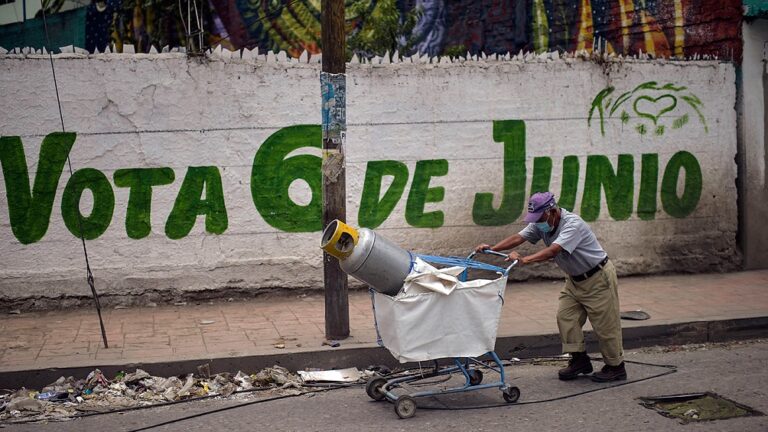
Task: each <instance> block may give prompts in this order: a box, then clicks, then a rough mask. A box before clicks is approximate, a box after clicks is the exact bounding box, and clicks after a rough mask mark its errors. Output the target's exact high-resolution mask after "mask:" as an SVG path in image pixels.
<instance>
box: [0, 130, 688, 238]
mask: <svg viewBox="0 0 768 432" xmlns="http://www.w3.org/2000/svg"><path fill="white" fill-rule="evenodd" d="M320 137H321V126H320V125H298V126H289V127H286V128H282V129H280V130H278V131H276V132H275V133H273V134H272V135H271V136H269V137H268V138H267V140H266V141H265V142H264V143H263V145H261V146H260V147H259V149H258V151H257V152H256V154H255V156H254V159H253V168H252V172H251V178H250V179H248V180H249V182H250V185H251V195H252V199H253V208H254V210H255V211H257V212H258V214H259V215H260V216H261V217H262V218H263V219H264V221H265V222H267V223H268V224H269V225H271V226H272V227H274V228H276V229H278V230H280V231H283V232H319V231H320V230H321V229H322V222H321V221H322V208H321V203H322V199H321V193H322V191H321V158H320V157H318V156H314V155H309V154H300V155H293V156H289V155H290V154H291V153H292V152H293V151H295V150H298V149H302V148H318V147H319V146H320V143H321V140H320ZM75 141H76V134H74V133H60V132H56V133H51V134H49V135H48V136H46V137H45V139H44V140H43V142H42V144H41V147H40V154H39V162H38V167H37V171H36V173H35V174H34V177H33V178H32V179H30V175H29V174H30V169H29V168H28V167H27V162H26V160H27V157H26V155H25V152H24V148H23V145H22V141H21V138H20V137H17V136H10V137H0V163H1V164H2V165H1V166H2V169H3V177H4V180H5V184H6V185H7V187H6V197H7V205H8V214H9V217H10V226H11V231H12V232H13V235H14V237H15V238H16V239H17V240H18V241H19V242H20V243H22V244H31V243H36V242H38V241H40V240H41V239H42V238H43V237H44V236H45V234H46V232H47V230H48V226H49V224H50V222H51V220H50V219H51V214H52V209H53V203H54V201H55V198H56V191H57V189H58V184H59V180H60V179H61V175H62V171H63V168H64V163H65V162H66V160H67V158H68V156H69V154H70V152H71V150H72V148H73V146H74V144H75ZM493 141H494V142H496V143H500V144H502V145H503V146H504V156H503V189H502V193H501V200H500V203H501V204H500V205H499V206H498V207H494V205H493V202H494V195H493V193H489V192H477V193H476V194H475V198H474V202H473V203H472V204H471V206H472V220H473V222H474V223H475V224H476V225H478V226H503V225H508V224H511V223H513V222H516V221H517V220H518V219H519V218H520V217H521V216H522V213H523V209H524V208H525V202H526V190H527V189H526V188H527V186H528V182H530V185H531V187H530V190H548V189H550V186H551V185H550V182H551V177H552V158H551V157H549V156H539V157H536V158H534V161H533V172H532V174H531V175H529V174H528V172H527V168H526V127H525V122H524V121H522V120H499V121H494V122H493ZM583 159H585V160H583ZM583 162H585V166H586V167H585V170H586V171H585V173H586V174H585V176H584V182H583V185H582V186H583V192H582V198H581V209H580V214H581V215H582V217H583V218H584V220H587V221H594V220H596V219H597V217H598V215H599V212H600V208H601V206H602V204H601V197H602V196H603V191H604V192H605V197H606V203H605V204H606V206H607V208H608V212H609V214H610V217H611V218H612V219H613V220H617V221H619V220H626V219H628V218H629V217H630V216H631V215H632V213H633V212H635V211H636V213H637V215H638V217H639V218H640V219H643V220H651V219H654V218H655V217H656V213H657V208H656V203H657V198H658V196H657V185H658V184H659V178H658V172H659V155H658V154H655V153H649V154H643V155H642V156H641V161H640V171H641V173H642V175H641V176H640V196H639V200H638V205H637V208H636V209H633V202H634V194H633V191H634V190H635V156H633V155H632V154H619V155H618V159H617V162H616V167H615V169H614V163H613V161H612V160H611V159H610V158H609V157H608V156H605V155H588V156H586V158H581V159H580V158H578V157H576V156H565V157H564V159H563V173H562V176H561V178H562V188H561V190H562V191H561V194H560V197H559V202H560V205H561V206H562V207H563V208H566V209H568V210H573V209H574V203H575V202H576V197H577V194H578V185H579V169H580V165H581V164H582V163H583ZM449 170H450V164H449V161H448V160H446V159H431V160H419V161H417V162H416V164H415V168H414V170H413V174H412V177H411V173H410V172H409V169H408V167H407V166H406V165H405V164H404V163H403V162H401V161H397V160H378V161H369V162H368V163H367V167H366V170H365V180H364V183H363V188H362V193H361V196H360V197H359V202H360V208H359V214H358V221H359V223H360V225H361V226H364V227H370V228H376V227H378V226H379V225H381V224H382V223H383V222H384V221H385V220H387V219H388V218H389V217H390V215H391V214H392V212H393V210H394V208H395V206H396V205H397V204H398V202H399V201H400V200H401V199H402V198H403V195H404V194H405V187H406V184H407V183H408V179H409V177H411V185H410V190H409V191H408V194H407V197H406V198H405V214H404V217H405V221H406V223H407V224H408V225H410V226H412V227H415V228H439V227H442V226H443V224H444V214H443V211H442V210H432V211H426V210H425V209H426V207H427V204H428V203H440V202H442V201H443V200H444V199H445V197H446V189H445V188H444V187H443V186H431V185H430V182H431V181H432V179H433V178H435V177H442V176H445V175H447V174H448V172H449ZM683 172H684V174H685V181H684V182H683V184H682V187H680V189H681V190H678V188H679V185H678V180H679V177H680V176H681V173H683ZM386 176H392V177H393V179H392V181H391V182H390V183H389V184H388V186H387V187H386V190H384V193H383V195H382V188H383V179H384V177H386ZM30 180H32V187H31V188H30ZM175 180H176V172H175V170H174V169H173V168H170V167H154V168H121V169H117V170H116V171H115V172H114V176H113V178H112V181H113V182H114V186H115V187H117V188H126V189H127V190H129V194H128V202H127V210H126V212H125V220H124V221H123V224H124V227H125V233H126V235H127V236H128V238H131V239H134V240H140V239H143V238H145V237H147V236H148V235H149V234H150V233H151V231H152V226H151V212H152V193H153V190H154V189H155V188H162V187H163V186H167V185H170V184H171V183H173V182H174V181H175ZM296 180H303V181H305V182H306V183H307V184H308V185H309V187H310V191H311V200H310V202H309V203H308V204H299V203H296V202H295V201H294V200H293V199H292V198H291V196H290V194H289V188H290V186H291V185H292V184H293V183H294V182H295V181H296ZM702 183H703V179H702V171H701V166H700V164H699V162H698V160H697V159H696V157H695V156H694V155H693V154H691V153H689V152H687V151H679V152H677V153H675V154H674V155H672V157H671V158H670V159H669V161H668V162H667V164H666V166H665V168H664V172H663V175H662V178H661V189H660V201H661V204H662V209H663V211H664V212H666V213H667V214H668V215H670V216H672V217H674V218H684V217H686V216H688V215H689V214H690V213H691V212H693V211H694V210H695V209H696V207H697V205H698V202H699V198H700V196H701V191H702ZM86 189H87V190H89V191H90V193H91V195H92V197H93V203H92V205H91V211H90V213H89V214H83V213H82V211H81V206H80V202H81V199H82V197H83V192H84V191H85V190H86ZM226 197H227V195H226V191H225V190H224V189H223V187H222V181H221V174H220V172H219V168H218V167H215V166H194V167H188V168H187V170H186V174H185V175H184V179H183V180H182V184H181V188H180V189H179V192H178V195H177V196H176V199H175V201H174V204H173V207H172V208H171V209H170V212H169V214H168V216H167V218H166V222H165V235H166V236H167V237H168V238H169V239H174V240H175V239H181V238H184V237H186V236H187V235H189V233H190V232H191V230H192V228H193V226H194V225H195V222H196V221H197V218H198V217H199V216H203V217H204V220H205V223H204V227H205V231H206V232H207V233H209V234H222V233H224V232H225V231H226V230H227V228H228V225H229V221H228V218H227V206H226ZM355 200H357V198H355ZM114 211H115V194H114V190H113V187H112V184H110V182H109V179H108V178H107V176H106V175H105V174H104V173H102V172H101V171H99V170H97V169H95V168H82V169H79V170H77V171H76V172H75V173H74V174H73V175H72V176H71V177H70V178H69V180H68V181H67V184H66V186H65V187H64V190H63V192H62V198H61V215H62V219H63V222H64V225H65V226H66V228H67V229H68V230H69V232H70V233H72V235H73V236H75V237H79V232H80V229H82V233H83V237H84V238H85V239H87V240H93V239H96V238H98V237H99V236H101V235H102V234H103V233H104V232H105V231H106V230H107V228H108V227H109V226H110V225H111V224H112V223H113V221H112V218H113V214H114ZM80 223H82V225H80Z"/></svg>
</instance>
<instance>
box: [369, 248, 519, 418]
mask: <svg viewBox="0 0 768 432" xmlns="http://www.w3.org/2000/svg"><path fill="white" fill-rule="evenodd" d="M482 253H486V254H492V255H497V256H502V257H504V258H506V257H507V255H506V254H503V253H500V252H494V251H491V250H484V251H482ZM474 256H475V253H472V254H470V255H469V256H468V257H467V258H466V259H461V258H443V257H436V256H429V255H419V257H420V258H422V259H423V260H425V261H428V262H436V263H439V264H445V263H450V264H461V265H462V266H465V267H466V268H467V270H465V271H464V272H463V273H462V274H461V275H460V277H459V279H460V280H462V281H466V279H467V272H468V270H469V269H470V268H475V269H482V270H491V271H496V272H498V273H500V274H502V275H503V276H505V277H506V276H508V275H509V272H510V270H512V268H513V267H514V266H515V265H517V261H514V262H513V263H512V264H511V265H510V266H509V267H507V268H503V267H496V266H491V265H489V264H486V263H481V262H477V261H473V260H472V258H474ZM502 305H503V299H502ZM375 324H376V326H377V327H378V323H375ZM377 331H378V328H377ZM485 355H487V356H490V358H491V362H490V364H489V363H486V362H482V361H480V360H478V358H476V357H453V358H452V360H453V365H452V366H446V367H440V366H439V364H438V359H432V360H433V361H434V368H433V369H432V371H431V372H428V373H424V372H420V373H417V374H409V375H406V376H399V377H396V378H392V379H387V378H385V377H382V376H374V377H372V378H371V379H369V380H368V383H367V385H366V388H365V391H366V393H367V394H368V396H369V397H370V398H371V399H373V400H376V401H383V400H387V401H389V402H393V403H394V408H395V413H397V415H398V417H400V418H403V419H405V418H410V417H413V416H414V415H415V413H416V406H417V405H416V400H415V398H418V397H426V396H435V395H441V394H451V393H462V392H468V391H475V390H483V389H489V388H498V389H500V390H501V392H502V396H503V397H504V400H505V401H507V402H509V403H514V402H517V400H518V399H519V398H520V389H519V388H517V387H515V386H512V385H510V384H508V383H507V381H506V377H505V375H504V365H503V364H502V362H501V359H499V356H498V355H497V354H496V352H494V351H489V352H487V353H485V354H483V356H485ZM481 357H482V356H481ZM481 369H490V370H492V371H495V372H497V373H498V374H499V376H500V380H499V381H494V382H487V383H483V372H482V371H481ZM459 372H460V373H461V374H462V375H463V376H464V385H462V386H457V387H451V388H447V389H443V390H425V391H419V392H415V393H409V394H405V395H399V396H398V395H397V394H396V393H395V392H394V391H393V390H395V389H397V388H400V387H401V386H402V385H404V384H409V383H415V382H417V381H421V380H425V379H429V378H434V377H438V376H448V375H453V374H455V373H459Z"/></svg>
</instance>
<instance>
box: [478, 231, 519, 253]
mask: <svg viewBox="0 0 768 432" xmlns="http://www.w3.org/2000/svg"><path fill="white" fill-rule="evenodd" d="M523 243H525V239H524V238H523V236H521V235H520V234H512V235H511V236H509V237H507V238H505V239H504V240H502V241H500V242H498V243H496V244H495V245H493V246H491V245H489V244H486V243H483V244H480V245H478V246H477V247H476V248H475V252H480V251H482V250H484V249H490V250H492V251H495V252H501V251H505V250H507V249H512V248H516V247H518V246H520V245H521V244H523Z"/></svg>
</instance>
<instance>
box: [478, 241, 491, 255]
mask: <svg viewBox="0 0 768 432" xmlns="http://www.w3.org/2000/svg"><path fill="white" fill-rule="evenodd" d="M490 248H491V245H489V244H485V243H482V244H479V245H477V246H476V247H475V252H476V253H480V252H482V251H484V250H486V249H490Z"/></svg>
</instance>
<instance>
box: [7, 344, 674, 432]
mask: <svg viewBox="0 0 768 432" xmlns="http://www.w3.org/2000/svg"><path fill="white" fill-rule="evenodd" d="M538 360H556V361H560V360H564V359H563V358H562V357H533V358H529V359H521V360H520V361H515V362H511V361H503V362H502V365H503V366H505V367H514V366H517V365H521V364H530V363H533V362H534V361H538ZM592 360H595V361H600V360H601V359H600V358H593V359H592ZM478 363H479V364H480V365H482V366H484V367H486V368H489V369H493V368H491V367H490V366H489V364H488V362H478ZM625 363H629V364H636V365H643V366H652V367H659V368H664V369H667V370H666V371H664V372H662V373H659V374H655V375H651V376H648V377H645V378H639V379H635V380H630V381H624V382H621V383H618V384H613V385H609V386H604V387H597V388H593V389H589V390H584V391H580V392H576V393H569V394H566V395H562V396H557V397H553V398H547V399H538V400H532V401H524V402H515V403H508V402H503V403H498V404H487V405H472V406H462V407H450V406H443V407H436V406H421V407H420V409H425V410H435V411H464V410H476V409H489V408H501V407H512V406H519V405H534V404H542V403H548V402H555V401H559V400H564V399H570V398H573V397H577V396H582V395H585V394H589V393H595V392H598V391H603V390H609V389H612V388H616V387H621V386H625V385H629V384H635V383H638V382H642V381H647V380H650V379H654V378H660V377H663V376H665V375H669V374H673V373H675V372H677V366H675V365H664V364H655V363H648V362H639V361H632V360H625ZM423 370H424V368H423V367H422V366H414V367H409V368H401V369H397V370H395V371H390V372H388V373H382V374H379V376H381V377H384V378H394V377H404V376H407V375H408V372H410V371H419V374H415V375H424V372H423ZM494 370H495V369H494ZM451 376H452V374H449V375H447V377H446V378H445V379H443V380H440V381H438V380H432V381H428V382H419V383H409V384H408V385H410V386H412V387H421V386H426V385H430V384H440V383H443V382H445V381H448V380H449V379H450V378H451ZM432 377H433V376H428V377H425V379H428V378H432ZM302 386H303V387H308V388H316V389H318V390H311V391H306V392H301V393H297V394H288V395H280V396H275V397H270V398H264V399H258V400H255V401H249V402H245V403H242V404H237V405H232V406H228V407H224V408H218V409H215V410H209V411H204V412H201V413H197V414H193V415H190V416H186V417H181V418H177V419H174V420H168V421H166V422H163V423H158V424H155V425H150V426H144V427H141V428H139V429H134V430H132V431H130V432H140V431H145V430H149V429H153V428H156V427H161V426H167V425H169V424H173V423H178V422H181V421H186V420H190V419H193V418H199V417H203V416H206V415H209V414H216V413H219V412H222V411H227V410H231V409H236V408H241V407H245V406H250V405H255V404H259V403H263V402H271V401H275V400H280V399H287V398H291V397H298V396H303V395H305V394H312V393H321V392H327V391H331V390H339V389H343V388H351V387H362V386H363V384H361V383H358V382H354V383H343V384H338V383H334V384H311V383H305V384H303V385H302ZM266 390H275V387H256V388H252V389H248V390H239V391H235V392H233V393H232V394H246V393H254V392H259V391H266ZM438 395H439V393H438V394H435V395H433V396H438ZM216 397H222V395H220V394H212V395H206V396H199V397H195V398H189V399H182V400H177V401H169V402H161V403H156V404H151V405H139V406H133V407H127V408H118V409H115V410H110V411H96V412H87V413H81V414H77V415H75V416H73V417H72V419H80V418H87V417H94V416H101V415H107V414H117V413H125V412H131V411H139V410H145V409H150V408H161V407H167V406H173V405H179V404H186V403H190V402H197V401H203V400H207V399H212V398H216ZM40 421H41V420H40V419H29V420H20V421H13V422H10V423H9V424H26V423H37V422H40Z"/></svg>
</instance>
